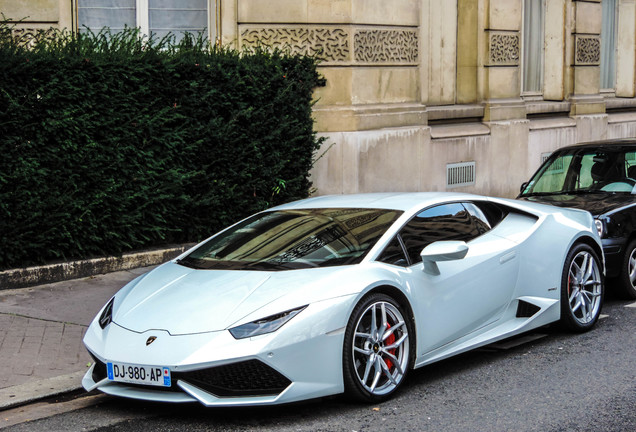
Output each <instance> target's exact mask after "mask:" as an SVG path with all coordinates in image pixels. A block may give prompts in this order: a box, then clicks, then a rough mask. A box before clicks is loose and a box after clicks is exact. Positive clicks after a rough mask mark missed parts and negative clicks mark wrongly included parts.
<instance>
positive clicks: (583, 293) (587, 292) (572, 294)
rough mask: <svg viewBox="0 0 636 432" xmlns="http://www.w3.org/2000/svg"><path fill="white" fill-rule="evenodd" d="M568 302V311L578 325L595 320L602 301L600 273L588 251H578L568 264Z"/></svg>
mask: <svg viewBox="0 0 636 432" xmlns="http://www.w3.org/2000/svg"><path fill="white" fill-rule="evenodd" d="M568 300H569V304H570V311H571V312H572V315H573V317H574V319H575V320H576V321H578V322H579V323H580V324H583V325H584V324H588V323H590V322H592V321H593V320H595V319H596V316H597V315H598V313H599V309H600V307H601V300H602V281H601V271H600V269H599V266H598V263H597V262H596V259H595V258H594V256H593V255H592V254H591V253H589V252H588V251H585V250H584V251H580V252H579V253H578V254H576V256H575V257H574V259H573V260H572V262H571V263H570V269H569V273H568Z"/></svg>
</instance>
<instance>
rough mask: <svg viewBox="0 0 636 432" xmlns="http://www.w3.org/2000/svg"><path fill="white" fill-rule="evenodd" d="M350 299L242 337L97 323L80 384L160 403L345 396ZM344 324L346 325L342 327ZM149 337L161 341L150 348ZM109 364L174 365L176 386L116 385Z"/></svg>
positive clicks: (269, 402)
mask: <svg viewBox="0 0 636 432" xmlns="http://www.w3.org/2000/svg"><path fill="white" fill-rule="evenodd" d="M347 310H348V304H347V302H342V301H326V302H321V303H320V304H318V305H316V304H313V305H310V306H309V307H308V308H307V309H306V310H305V311H303V313H301V314H299V315H298V316H296V317H294V319H293V321H292V322H290V323H288V324H286V325H285V326H283V327H282V328H280V329H279V330H278V331H276V332H274V333H270V334H265V335H261V336H257V337H253V338H247V339H241V340H236V339H234V338H233V337H232V336H231V335H230V333H229V332H228V331H226V330H224V331H218V332H207V333H198V334H189V335H179V336H174V335H170V334H169V333H168V332H166V331H158V330H149V331H145V332H142V333H137V332H133V331H130V330H128V329H125V328H123V327H120V326H118V325H117V324H115V323H111V324H110V325H108V326H107V327H106V328H105V329H104V330H102V329H101V328H100V327H99V325H98V324H96V322H95V321H94V322H93V323H92V324H91V326H90V327H89V329H88V331H87V333H86V336H85V337H84V344H85V345H86V348H87V349H88V351H89V352H90V354H91V355H92V356H93V358H94V360H95V361H94V364H93V365H92V367H91V368H90V369H89V370H88V372H87V373H86V374H85V376H84V378H83V380H82V385H83V387H84V388H85V389H86V390H88V391H91V390H94V389H97V390H100V391H103V392H104V393H108V394H112V395H116V396H123V397H128V398H135V399H143V400H149V401H160V402H200V403H201V404H203V405H205V406H241V405H272V404H281V403H288V402H295V401H299V400H304V399H312V398H317V397H322V396H327V395H332V394H337V393H341V392H343V391H344V384H343V378H342V347H343V341H344V325H345V324H346V321H345V320H344V319H342V318H341V319H340V320H338V319H334V318H335V317H346V315H347V312H346V311H347ZM340 321H342V322H340ZM150 336H154V337H156V339H155V341H154V342H153V343H152V344H150V345H146V341H147V340H148V338H149V337H150ZM107 362H118V363H128V364H135V365H146V366H162V367H163V366H165V367H169V368H170V371H171V375H172V386H171V387H165V388H164V387H155V386H142V385H136V384H128V383H122V382H115V381H111V380H109V379H108V377H107V376H106V367H105V364H106V363H107Z"/></svg>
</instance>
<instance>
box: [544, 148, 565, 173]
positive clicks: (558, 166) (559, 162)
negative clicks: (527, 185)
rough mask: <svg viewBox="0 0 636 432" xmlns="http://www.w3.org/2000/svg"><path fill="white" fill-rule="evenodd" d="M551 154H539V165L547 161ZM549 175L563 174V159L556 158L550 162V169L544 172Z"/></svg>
mask: <svg viewBox="0 0 636 432" xmlns="http://www.w3.org/2000/svg"><path fill="white" fill-rule="evenodd" d="M551 154H552V153H541V165H543V163H544V162H545V161H547V160H548V158H549V157H550V155H551ZM546 172H547V173H550V174H558V173H562V172H563V158H558V159H556V160H555V161H553V162H552V164H551V165H550V168H549V169H548V170H547V171H546Z"/></svg>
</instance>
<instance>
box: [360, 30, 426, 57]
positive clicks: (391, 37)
mask: <svg viewBox="0 0 636 432" xmlns="http://www.w3.org/2000/svg"><path fill="white" fill-rule="evenodd" d="M353 46H354V52H355V60H356V61H357V62H364V63H415V62H417V56H418V39H417V32H416V31H415V30H382V29H373V30H357V31H356V32H355V35H354V42H353Z"/></svg>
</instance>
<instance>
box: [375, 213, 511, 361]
mask: <svg viewBox="0 0 636 432" xmlns="http://www.w3.org/2000/svg"><path fill="white" fill-rule="evenodd" d="M445 240H460V241H465V242H467V245H468V252H467V254H466V256H465V257H464V258H463V259H458V260H453V261H444V262H438V263H437V265H438V268H439V274H431V273H427V272H425V271H424V269H423V265H422V262H421V257H420V252H421V251H422V249H424V247H426V246H427V245H429V244H432V243H434V242H437V241H445ZM400 249H402V250H403V251H405V252H406V256H403V258H400V253H399V250H400ZM380 260H381V261H383V262H386V263H392V264H394V265H397V266H399V267H403V271H402V273H403V276H404V278H405V280H407V281H408V282H407V284H408V285H409V286H408V287H407V289H409V290H410V291H411V293H412V298H413V299H414V305H413V308H414V312H415V315H416V324H417V327H418V332H417V334H418V355H422V354H425V353H427V352H429V351H431V350H433V349H436V348H438V347H440V346H442V345H445V344H447V343H450V342H452V341H454V340H457V339H459V338H461V337H463V336H466V335H468V334H470V333H472V332H475V331H477V330H479V329H481V328H484V327H486V326H488V325H489V324H492V323H494V322H495V321H497V320H498V319H499V318H500V317H501V316H502V314H503V311H504V310H505V308H506V306H507V305H508V304H509V303H510V300H511V299H512V296H513V293H514V289H515V284H516V280H517V273H518V266H519V260H518V258H517V256H516V244H515V243H513V242H512V241H510V240H507V239H505V238H503V237H499V236H497V235H496V234H494V233H493V230H492V224H491V222H490V221H489V220H488V218H487V217H486V216H485V215H484V213H483V212H482V211H481V210H480V207H479V206H478V205H475V204H474V203H469V202H465V203H448V204H442V205H439V206H435V207H432V208H428V209H425V210H424V211H422V212H420V213H419V214H418V215H417V216H416V217H414V218H413V219H411V221H409V222H408V223H407V224H406V225H405V226H404V227H403V228H402V229H401V230H400V232H399V233H398V235H397V236H396V237H395V239H394V241H393V242H392V243H391V244H390V245H389V247H388V248H387V249H386V250H385V252H384V253H383V254H382V255H381V256H380Z"/></svg>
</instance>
